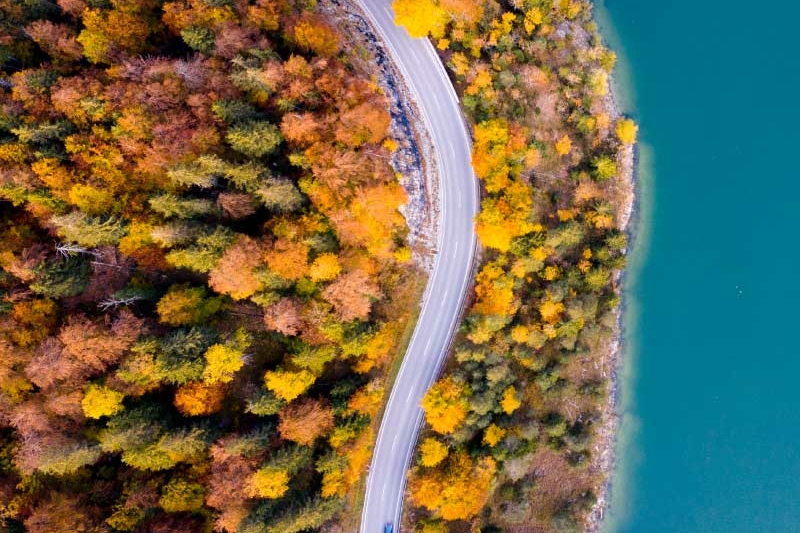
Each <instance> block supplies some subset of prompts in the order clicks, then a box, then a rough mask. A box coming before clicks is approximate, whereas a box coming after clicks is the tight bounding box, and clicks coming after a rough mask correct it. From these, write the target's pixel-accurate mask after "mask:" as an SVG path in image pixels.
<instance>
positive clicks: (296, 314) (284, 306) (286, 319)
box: [264, 298, 302, 336]
mask: <svg viewBox="0 0 800 533" xmlns="http://www.w3.org/2000/svg"><path fill="white" fill-rule="evenodd" d="M300 311H301V304H300V302H299V301H297V300H295V299H292V298H281V299H280V300H278V301H277V302H276V303H274V304H272V305H270V306H268V307H267V308H266V309H265V310H264V324H265V325H266V326H267V328H268V329H270V330H272V331H277V332H279V333H282V334H283V335H289V336H292V335H297V333H298V332H299V331H300V327H301V325H302V319H301V316H300Z"/></svg>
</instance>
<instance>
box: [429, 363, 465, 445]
mask: <svg viewBox="0 0 800 533" xmlns="http://www.w3.org/2000/svg"><path fill="white" fill-rule="evenodd" d="M466 393H467V391H466V390H465V388H464V385H462V384H461V383H459V382H457V381H456V380H455V379H453V378H452V377H449V376H448V377H445V378H442V379H440V380H439V381H437V382H436V383H435V384H434V385H433V387H431V388H430V390H429V391H428V393H427V394H426V395H425V397H424V398H423V399H422V408H423V409H424V410H425V417H426V419H427V421H428V424H430V426H431V428H433V430H434V431H436V432H437V433H441V434H447V433H452V432H454V431H455V430H456V429H458V427H459V426H460V425H461V423H462V422H463V421H464V419H465V418H466V417H467V407H468V405H467V398H466Z"/></svg>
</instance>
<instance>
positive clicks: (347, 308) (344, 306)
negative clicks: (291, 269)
mask: <svg viewBox="0 0 800 533" xmlns="http://www.w3.org/2000/svg"><path fill="white" fill-rule="evenodd" d="M381 296H383V293H382V292H381V290H380V287H378V284H377V283H375V282H374V281H373V280H372V279H371V278H370V277H369V275H368V274H367V273H366V272H364V271H363V270H353V271H350V272H347V273H345V274H342V275H340V276H339V277H338V278H337V279H336V281H334V282H333V283H331V284H330V285H328V286H327V287H326V288H325V290H324V291H322V297H323V298H325V300H327V301H328V302H330V303H331V305H333V307H334V309H336V312H337V314H338V315H339V318H341V319H342V320H343V321H345V322H347V321H350V320H354V319H359V320H364V319H365V318H367V316H369V312H370V310H371V308H372V300H373V299H378V298H380V297H381Z"/></svg>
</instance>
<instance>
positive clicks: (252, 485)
mask: <svg viewBox="0 0 800 533" xmlns="http://www.w3.org/2000/svg"><path fill="white" fill-rule="evenodd" d="M288 490H289V472H287V471H286V470H285V469H282V468H278V467H274V466H267V467H264V468H261V469H260V470H257V471H256V473H255V474H253V475H252V477H251V478H250V480H249V482H248V484H247V492H248V494H249V495H250V496H251V497H254V498H267V499H271V500H274V499H276V498H280V497H281V496H283V495H284V494H286V491H288Z"/></svg>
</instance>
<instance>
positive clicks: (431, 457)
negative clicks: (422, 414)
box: [419, 437, 449, 467]
mask: <svg viewBox="0 0 800 533" xmlns="http://www.w3.org/2000/svg"><path fill="white" fill-rule="evenodd" d="M419 451H420V459H419V462H420V464H421V465H422V466H427V467H432V466H436V465H438V464H439V463H441V462H442V461H444V460H445V458H446V457H447V454H448V453H449V450H448V449H447V445H446V444H445V443H443V442H441V441H438V440H436V439H434V438H432V437H427V438H425V440H423V441H422V443H421V444H420V445H419Z"/></svg>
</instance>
